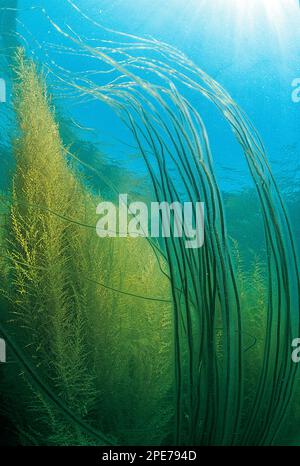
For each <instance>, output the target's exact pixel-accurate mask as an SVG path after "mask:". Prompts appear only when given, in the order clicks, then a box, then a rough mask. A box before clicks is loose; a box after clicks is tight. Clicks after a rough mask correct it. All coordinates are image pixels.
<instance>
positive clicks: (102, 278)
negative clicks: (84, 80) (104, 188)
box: [2, 50, 172, 444]
mask: <svg viewBox="0 0 300 466" xmlns="http://www.w3.org/2000/svg"><path fill="white" fill-rule="evenodd" d="M15 70H16V83H15V87H14V94H15V96H14V101H15V111H16V115H17V119H18V124H19V135H18V138H17V139H16V141H15V143H14V153H15V157H16V171H15V174H14V178H13V187H12V199H11V202H10V212H9V217H8V221H7V225H6V232H7V233H6V238H5V240H6V247H5V249H6V251H5V254H6V257H7V261H6V277H7V283H9V285H7V289H6V290H4V292H5V293H6V294H7V295H8V297H9V301H10V303H11V309H12V314H11V316H10V319H11V320H12V322H11V324H10V325H11V327H12V328H13V329H14V331H15V332H16V333H17V335H18V338H19V339H20V338H21V341H22V344H23V346H24V351H26V352H27V353H28V354H29V355H30V357H31V358H32V360H33V361H34V364H35V365H36V367H37V368H38V369H39V371H41V373H43V374H44V375H45V377H46V378H47V382H48V384H50V385H51V386H52V388H54V390H55V392H56V393H57V394H58V396H59V397H61V398H62V399H63V400H64V401H65V402H66V404H67V406H68V407H69V408H70V409H71V410H72V411H73V412H74V413H76V415H77V416H79V417H80V418H82V419H85V420H86V421H87V422H89V423H91V424H92V425H94V426H98V427H99V428H100V429H105V431H106V432H107V433H109V434H111V436H112V437H114V438H118V441H120V442H124V443H130V442H133V443H134V442H138V443H143V442H145V439H147V440H146V441H148V442H153V443H159V442H160V441H161V437H162V436H163V435H164V428H165V427H166V425H167V424H168V423H169V422H170V419H171V416H172V403H170V397H172V392H171V386H172V371H171V367H172V350H171V347H172V324H171V305H170V304H168V303H167V301H168V299H169V287H168V281H167V280H166V279H165V278H164V276H163V275H162V274H161V272H160V270H159V267H158V264H157V260H156V258H155V255H154V253H153V250H152V249H151V247H150V245H149V244H148V243H147V242H146V240H145V239H124V240H123V241H120V240H115V239H111V238H105V239H100V238H98V237H97V235H96V216H95V210H96V205H97V199H96V198H93V196H92V195H91V194H89V193H88V191H87V189H86V188H85V187H84V184H83V181H82V180H80V178H79V176H78V175H77V174H76V173H75V171H74V170H72V167H70V166H69V164H68V163H67V159H66V152H67V151H66V149H65V148H64V147H63V145H62V143H61V139H60V136H59V128H58V125H57V123H56V121H55V113H54V109H53V108H52V106H51V101H50V98H49V96H48V94H47V91H46V88H45V84H44V80H43V78H42V77H41V75H40V73H39V72H38V71H37V69H36V67H35V65H34V64H33V62H31V61H29V60H26V59H25V57H24V54H23V51H22V50H19V51H18V53H17V57H16V68H15ZM98 201H99V200H98ZM2 270H4V267H3V268H2ZM105 284H106V285H109V286H108V287H107V286H106V285H105ZM157 289H159V290H160V296H161V297H162V298H164V301H166V302H164V303H163V304H162V303H161V302H158V301H154V300H152V299H147V296H148V297H150V298H151V296H153V297H155V296H157ZM122 290H123V291H122ZM126 291H127V292H129V294H126ZM124 292H125V293H124ZM135 295H137V296H136V297H135ZM144 295H145V299H144V297H143V296H144ZM25 348H26V349H25ZM15 376H16V377H19V378H20V380H19V383H20V387H19V388H20V391H21V392H22V391H23V394H22V396H20V398H19V403H20V404H21V406H20V409H22V411H23V412H24V422H25V424H26V425H28V424H29V426H30V429H27V428H25V427H24V425H22V421H21V420H20V419H17V421H16V422H17V424H18V429H19V433H20V436H21V438H22V441H23V442H24V443H33V442H34V443H38V444H39V443H40V444H88V443H93V442H94V440H93V439H90V438H88V436H87V435H86V433H84V432H82V430H81V429H80V427H78V429H74V425H71V424H69V423H68V422H67V421H66V420H65V419H64V417H63V416H62V414H61V413H60V411H59V409H57V407H55V405H51V404H50V403H49V401H48V400H47V398H45V397H44V394H43V393H42V392H38V391H37V390H36V389H35V388H30V386H31V382H30V379H27V377H26V376H22V377H20V376H18V375H17V373H16V374H15ZM166 406H167V407H166Z"/></svg>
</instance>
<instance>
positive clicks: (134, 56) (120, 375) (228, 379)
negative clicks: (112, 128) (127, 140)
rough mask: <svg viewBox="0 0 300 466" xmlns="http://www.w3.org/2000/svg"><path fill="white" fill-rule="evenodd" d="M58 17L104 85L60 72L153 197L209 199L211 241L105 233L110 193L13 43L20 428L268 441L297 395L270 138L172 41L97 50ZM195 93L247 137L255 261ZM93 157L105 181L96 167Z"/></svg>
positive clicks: (10, 304) (81, 435)
mask: <svg viewBox="0 0 300 466" xmlns="http://www.w3.org/2000/svg"><path fill="white" fill-rule="evenodd" d="M70 3H71V4H72V2H70ZM74 8H75V6H74ZM79 13H81V12H79ZM44 15H46V17H47V13H46V12H44ZM47 19H48V21H49V24H50V25H51V26H52V27H53V28H54V29H55V31H56V32H57V33H58V34H60V35H61V36H62V37H63V38H64V39H65V40H68V41H69V43H70V49H69V50H67V49H65V48H64V47H63V46H62V48H63V49H64V53H66V54H68V53H72V54H74V53H76V54H78V56H80V55H81V54H82V55H84V56H85V57H86V56H88V57H91V58H93V60H96V61H97V62H98V63H99V72H98V75H99V76H100V78H101V83H99V80H98V78H99V76H98V75H97V78H95V80H94V81H93V75H92V74H91V73H87V74H86V75H82V74H78V75H76V73H74V72H72V73H71V72H70V71H68V70H67V69H62V68H61V67H60V68H59V69H58V68H55V65H53V66H52V73H53V76H54V77H55V78H56V79H57V80H58V81H59V82H60V83H63V84H64V86H66V87H67V88H68V90H69V92H72V93H76V92H77V93H78V95H87V96H89V97H91V98H92V99H94V100H98V101H101V102H102V103H104V104H106V105H108V106H109V107H111V108H112V109H113V110H114V111H115V112H116V114H117V115H118V117H119V118H120V120H121V121H122V122H123V124H124V125H125V127H126V128H127V129H128V131H129V132H130V134H131V137H132V139H133V141H134V142H135V145H136V148H137V151H138V152H139V154H140V157H141V158H142V159H143V160H144V163H145V166H146V168H147V173H148V178H149V183H150V184H151V188H152V192H153V197H154V200H155V201H157V202H169V203H171V202H176V201H177V202H181V203H183V202H184V200H186V199H188V200H189V201H191V202H193V203H196V202H204V203H205V208H206V216H205V232H206V233H205V243H204V246H203V247H202V248H200V249H186V248H185V242H186V238H185V237H184V236H183V237H182V238H176V237H174V236H172V235H171V237H170V238H162V239H161V241H159V242H156V241H154V240H153V239H150V238H142V237H141V238H126V239H125V238H109V237H108V238H102V239H101V240H100V239H99V238H98V237H97V236H96V234H95V225H96V221H97V218H96V205H97V204H98V202H99V200H100V198H99V196H98V195H97V194H95V192H94V191H93V190H91V189H89V186H88V183H86V182H85V172H81V171H78V164H80V159H79V158H78V157H77V156H73V155H74V154H72V149H71V148H69V147H67V146H66V145H65V144H64V143H63V140H62V137H61V134H60V127H59V124H58V119H57V117H56V113H55V109H54V108H53V103H52V102H51V98H50V96H49V94H48V92H47V88H46V79H45V77H44V76H43V73H42V72H41V71H40V69H39V67H38V65H37V64H35V63H34V62H33V61H32V60H31V59H27V58H26V55H25V52H24V50H23V49H18V51H17V53H16V56H15V65H14V74H15V77H14V90H13V94H14V111H15V115H16V119H17V124H18V130H17V135H16V137H15V138H14V141H13V153H14V157H15V165H16V167H15V171H14V175H13V180H12V183H11V189H10V191H9V192H4V193H3V194H2V196H1V199H2V200H3V202H2V207H1V209H2V213H3V216H2V217H1V218H3V222H2V227H3V228H1V251H2V254H1V267H0V273H1V283H2V284H1V294H2V299H3V301H4V302H5V307H4V309H7V310H6V311H5V312H4V311H3V313H2V317H1V332H2V333H3V335H4V336H5V338H6V339H7V341H8V343H9V344H10V347H11V349H12V350H13V352H14V360H13V363H12V364H11V365H10V366H9V369H7V370H6V371H5V385H4V386H6V387H7V388H6V390H7V394H6V404H5V407H4V410H5V412H6V415H7V416H8V417H9V418H10V419H12V420H13V425H14V428H15V430H16V431H17V435H18V438H19V442H20V443H22V444H34V445H48V444H50V445H74V444H75V445H95V444H133V445H134V444H164V443H168V444H175V445H264V444H271V443H274V441H276V439H277V436H278V434H279V432H280V429H281V427H282V425H283V422H284V421H285V416H286V413H287V412H288V409H289V407H290V406H291V400H292V398H293V395H294V394H295V377H296V365H295V364H293V363H292V360H291V356H290V345H291V341H292V339H293V338H294V337H295V336H297V335H298V334H299V330H300V329H299V316H298V310H299V272H298V265H297V257H296V252H295V246H294V239H293V233H292V231H291V227H290V223H289V219H288V215H287V213H286V209H285V206H284V203H283V201H282V198H281V195H280V193H279V191H278V188H277V185H276V182H275V180H274V177H273V175H272V172H271V170H270V167H269V165H268V161H267V157H266V154H265V149H264V147H263V144H262V142H261V140H260V137H259V135H258V134H257V132H256V131H255V129H254V128H253V126H252V124H251V123H250V122H249V121H248V119H247V117H246V115H245V114H244V113H243V112H242V111H241V109H240V108H239V107H238V106H237V104H236V103H235V102H234V101H233V99H232V98H231V97H230V95H229V94H228V93H227V92H226V91H225V90H224V89H223V88H222V87H221V86H220V85H219V84H218V83H217V82H216V81H214V80H213V79H212V78H211V77H209V76H208V75H207V74H206V73H205V72H204V71H202V70H201V69H200V68H198V67H197V66H196V65H195V64H193V63H192V62H191V61H190V60H189V59H188V58H187V57H186V56H185V55H184V54H183V53H181V52H180V51H178V50H177V49H175V48H173V47H171V46H169V45H167V44H164V43H161V42H158V41H156V40H154V39H145V38H139V37H135V36H128V35H125V34H121V33H117V32H115V31H108V30H106V31H105V32H109V33H110V34H111V35H112V37H113V40H111V41H101V40H99V41H98V43H97V46H95V45H94V44H93V43H91V42H89V41H88V40H87V41H85V40H82V39H81V38H79V37H78V35H77V34H75V33H72V32H70V31H64V30H62V29H61V28H60V27H59V26H58V25H57V24H56V23H54V21H53V20H52V19H51V18H50V17H47ZM86 19H87V18H86ZM90 21H92V20H90ZM92 22H93V26H94V27H95V28H97V30H99V29H101V30H102V31H103V28H102V27H101V26H100V25H99V24H97V23H95V22H94V21H92ZM146 52H147V53H146ZM149 56H150V57H149ZM190 93H194V94H197V95H199V98H203V99H207V100H208V101H209V102H210V103H211V104H212V105H214V106H215V107H216V109H218V111H219V112H220V116H221V117H222V118H223V119H224V120H225V121H226V122H227V123H228V125H229V126H230V128H231V129H232V132H233V134H234V136H235V138H236V141H237V143H238V144H240V146H241V148H242V150H243V154H244V157H245V160H246V162H247V165H248V168H249V173H250V175H251V177H252V180H253V186H254V188H255V190H256V199H257V204H258V205H259V208H260V219H261V224H262V228H263V238H264V251H265V254H263V251H262V254H260V255H259V256H258V255H256V256H255V255H253V258H252V260H251V261H249V260H248V261H247V264H245V262H244V260H243V253H242V251H241V248H240V246H239V244H238V242H237V241H236V240H235V239H232V238H231V237H230V236H229V235H228V228H227V217H226V203H224V201H223V196H222V194H221V192H220V188H219V185H218V180H217V178H216V175H215V168H214V160H213V154H212V151H211V149H210V143H209V135H208V133H207V130H206V127H205V123H204V120H203V119H202V115H201V114H200V111H199V110H198V109H197V108H195V106H193V105H192V104H191V100H190V99H189V98H188V97H187V95H189V94H190ZM199 107H200V106H199ZM200 108H201V107H200ZM82 163H84V165H85V167H86V168H87V169H88V168H89V166H88V163H87V162H86V160H85V161H82ZM91 169H92V171H93V176H96V175H97V176H99V180H100V182H102V183H109V181H110V180H109V179H107V177H106V176H105V173H101V167H99V170H98V173H97V169H95V167H94V166H93V167H91ZM110 188H111V189H112V190H115V192H116V193H118V192H120V187H118V186H115V185H112V186H110ZM16 342H18V345H16ZM16 379H17V380H18V384H16V383H15V380H16Z"/></svg>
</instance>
